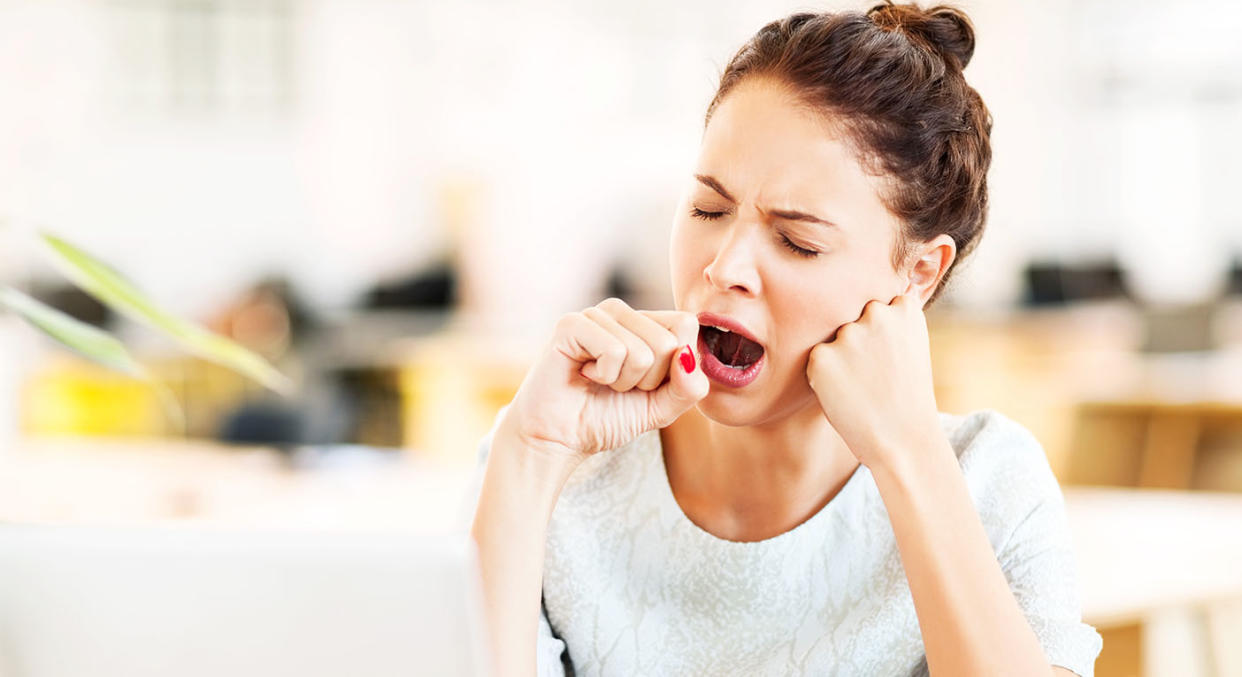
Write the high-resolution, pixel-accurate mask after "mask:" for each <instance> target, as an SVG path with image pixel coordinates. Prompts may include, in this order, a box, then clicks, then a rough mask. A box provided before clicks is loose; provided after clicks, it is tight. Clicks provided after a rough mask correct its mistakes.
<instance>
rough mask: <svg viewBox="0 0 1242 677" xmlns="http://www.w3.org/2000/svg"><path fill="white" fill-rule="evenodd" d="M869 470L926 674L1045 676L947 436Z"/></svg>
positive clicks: (1042, 660) (1034, 641) (1042, 661)
mask: <svg viewBox="0 0 1242 677" xmlns="http://www.w3.org/2000/svg"><path fill="white" fill-rule="evenodd" d="M923 447H924V448H921V449H919V452H920V453H916V454H906V455H905V456H904V458H905V459H906V462H905V463H904V464H903V465H901V466H900V467H883V468H877V469H876V471H874V475H875V479H876V485H877V487H878V488H879V489H880V494H881V496H882V497H883V499H884V505H885V507H886V508H887V509H888V514H889V519H890V521H891V522H892V525H893V533H894V535H895V537H896V539H897V547H898V551H899V552H900V553H901V563H902V566H903V568H904V569H905V572H906V579H907V580H908V581H909V583H910V594H911V596H912V597H913V598H914V608H915V612H916V613H917V615H918V619H919V629H920V632H921V633H922V635H923V645H924V647H925V649H926V653H927V665H928V669H929V672H930V673H931V674H932V675H1000V674H1005V675H1048V674H1056V673H1053V672H1052V670H1051V666H1050V665H1049V664H1048V661H1047V659H1046V657H1045V656H1044V652H1043V649H1042V647H1041V646H1040V644H1039V639H1038V638H1037V637H1036V635H1035V632H1034V631H1033V630H1032V629H1031V626H1030V624H1029V623H1028V622H1027V620H1026V617H1025V616H1023V614H1022V610H1021V608H1020V607H1019V606H1018V602H1017V600H1016V599H1015V598H1014V595H1013V592H1012V591H1011V590H1010V589H1009V584H1008V582H1007V581H1006V579H1005V574H1004V572H1003V571H1002V570H1001V567H1000V563H999V562H998V561H997V559H996V554H995V553H994V552H993V550H992V546H991V544H990V543H989V542H988V537H987V533H986V532H985V531H984V529H983V523H982V521H981V520H980V518H979V514H978V512H976V511H975V507H974V504H973V503H972V501H971V497H970V493H969V492H968V490H967V487H966V481H965V478H964V477H963V475H962V471H961V466H960V465H959V464H958V462H957V458H956V457H955V455H954V453H953V448H952V447H951V446H950V445H949V442H948V440H945V439H942V438H940V439H935V440H930V441H925V442H924V444H923Z"/></svg>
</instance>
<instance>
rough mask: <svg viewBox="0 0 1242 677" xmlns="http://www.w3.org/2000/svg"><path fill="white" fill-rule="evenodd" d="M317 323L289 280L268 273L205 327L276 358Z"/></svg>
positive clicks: (271, 357) (296, 342) (292, 346)
mask: <svg viewBox="0 0 1242 677" xmlns="http://www.w3.org/2000/svg"><path fill="white" fill-rule="evenodd" d="M316 323H317V321H316V319H315V318H314V316H313V315H312V314H311V312H310V310H309V309H308V306H307V305H306V304H305V303H304V302H303V301H302V300H301V298H300V297H299V296H298V294H297V293H296V292H295V291H294V289H293V285H292V284H290V282H289V281H288V279H286V278H285V277H283V276H281V275H271V276H267V277H264V278H262V279H261V280H259V281H258V282H257V283H255V284H254V285H252V286H251V287H250V288H248V289H247V290H246V291H245V292H243V293H242V295H241V296H240V297H238V298H237V299H236V300H234V301H233V302H231V303H229V304H228V305H227V306H225V308H224V309H222V310H221V311H219V312H218V313H216V314H215V315H214V316H213V317H211V318H210V319H209V320H208V322H207V326H208V327H209V328H210V329H211V330H212V331H215V332H218V333H220V334H223V335H225V336H228V337H229V338H231V339H233V340H234V341H237V342H238V343H240V344H242V345H244V346H246V347H248V348H250V349H251V350H254V351H255V352H257V353H259V354H260V355H263V356H264V357H266V358H268V359H279V358H280V357H281V356H283V355H284V354H285V352H287V351H288V350H290V349H291V348H294V347H296V345H297V344H298V343H299V342H300V341H301V340H303V339H304V338H305V337H306V335H307V334H308V333H309V332H310V331H311V330H312V329H313V328H314V327H315V325H316Z"/></svg>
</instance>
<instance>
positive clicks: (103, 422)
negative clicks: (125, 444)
mask: <svg viewBox="0 0 1242 677" xmlns="http://www.w3.org/2000/svg"><path fill="white" fill-rule="evenodd" d="M143 363H144V366H145V367H146V368H147V370H148V371H149V372H150V373H151V376H152V378H154V379H155V380H156V381H157V382H158V383H159V384H161V385H162V386H163V387H165V388H167V389H168V393H169V395H170V396H171V397H172V398H173V399H175V400H176V402H177V403H178V405H179V406H180V407H181V413H182V415H184V418H185V420H184V427H181V426H179V425H178V423H177V420H176V418H175V415H170V413H169V411H168V410H166V409H165V407H164V404H163V403H162V402H161V399H160V392H159V390H158V389H157V388H158V386H157V385H154V384H151V383H147V382H144V381H142V380H139V379H135V378H132V377H129V376H125V375H124V374H120V373H117V372H115V371H112V370H110V369H106V368H104V367H101V366H98V365H95V364H93V363H91V362H87V361H86V360H83V359H80V358H77V357H76V356H73V355H68V354H53V355H52V356H51V357H50V358H49V359H48V361H47V362H46V363H45V364H43V365H40V366H39V367H37V368H35V369H34V370H33V371H32V373H31V374H30V377H29V378H28V379H27V380H26V382H25V383H24V384H23V385H22V389H21V430H22V431H23V433H24V434H26V435H109V436H118V435H119V436H133V437H151V436H175V437H181V436H189V437H206V438H211V437H215V436H216V433H217V432H218V430H219V427H220V424H221V421H222V420H223V417H224V416H225V415H227V414H228V412H230V411H232V410H233V408H235V407H236V406H237V405H238V404H239V403H241V402H242V401H243V400H244V399H245V398H246V396H247V395H248V394H250V393H253V392H261V391H262V387H261V386H259V385H257V384H255V383H253V382H251V381H249V380H247V379H246V378H245V377H243V376H241V375H239V374H237V373H236V372H234V371H232V370H230V369H228V368H227V367H222V366H220V365H217V364H214V363H211V362H207V361H205V360H202V359H199V358H195V357H189V356H176V357H169V358H165V359H160V360H143Z"/></svg>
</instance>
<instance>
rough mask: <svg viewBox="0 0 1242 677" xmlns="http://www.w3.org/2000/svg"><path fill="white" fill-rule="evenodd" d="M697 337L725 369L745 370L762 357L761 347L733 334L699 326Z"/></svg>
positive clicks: (739, 335)
mask: <svg viewBox="0 0 1242 677" xmlns="http://www.w3.org/2000/svg"><path fill="white" fill-rule="evenodd" d="M699 336H700V337H701V338H702V339H703V343H704V344H706V345H707V349H708V350H710V351H711V352H712V355H715V356H716V359H718V360H720V362H721V363H722V364H724V365H725V366H727V367H732V368H734V369H746V368H747V367H749V366H751V365H752V364H754V363H755V362H758V361H759V358H761V357H763V346H761V345H759V344H758V343H755V342H754V341H752V340H750V339H748V338H746V337H744V336H742V335H741V334H737V333H735V332H731V331H725V330H723V329H717V328H716V327H711V326H707V325H701V326H700V327H699Z"/></svg>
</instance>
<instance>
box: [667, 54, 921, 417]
mask: <svg viewBox="0 0 1242 677" xmlns="http://www.w3.org/2000/svg"><path fill="white" fill-rule="evenodd" d="M694 174H695V176H693V177H691V178H690V179H689V181H688V183H689V185H688V187H687V192H686V193H685V195H684V197H683V198H682V201H681V203H680V205H679V206H678V211H677V214H676V216H675V217H674V222H673V233H672V242H671V247H670V263H671V271H672V282H673V298H674V302H675V305H676V307H677V309H678V310H681V311H686V312H691V313H695V314H700V313H704V312H710V313H715V314H717V315H723V316H727V317H728V318H731V319H733V320H735V321H737V322H739V323H740V324H741V325H742V326H743V327H745V329H747V330H748V331H749V332H750V333H751V334H752V335H753V336H754V337H755V338H757V339H758V340H759V342H760V343H761V344H762V345H763V348H764V353H763V360H762V361H763V363H762V364H761V365H760V368H759V373H758V375H757V376H756V377H755V378H754V380H753V381H751V382H749V383H748V384H746V385H744V386H737V385H726V384H725V383H723V382H721V381H718V380H715V379H713V380H712V385H711V391H710V393H709V394H708V396H707V397H706V398H704V399H703V400H702V401H701V402H700V403H699V409H700V410H701V411H702V412H703V413H704V414H705V415H706V416H708V417H709V418H711V419H713V420H715V421H718V422H720V423H724V424H725V425H759V424H762V423H764V422H767V421H773V420H779V419H781V418H784V417H786V416H789V415H791V414H793V413H795V412H797V411H800V410H802V409H803V408H804V407H806V406H808V405H809V404H812V403H814V402H815V397H814V393H813V392H812V391H811V387H810V384H809V383H808V382H807V378H806V367H807V360H808V358H809V355H810V352H811V348H812V347H814V346H815V345H816V344H817V343H820V342H823V341H827V340H829V339H830V338H832V337H834V336H835V332H836V330H837V328H838V327H840V326H841V325H843V324H845V323H848V322H853V321H855V320H857V319H858V318H859V316H860V315H861V313H862V309H863V307H864V306H865V305H866V303H867V302H868V301H870V300H872V299H880V300H882V301H884V302H886V303H887V302H888V301H889V300H891V299H892V298H893V297H894V296H897V295H898V294H901V293H903V292H904V291H906V289H907V286H908V279H907V278H906V277H905V276H903V275H902V274H900V273H898V272H897V271H894V270H893V268H892V258H891V257H892V247H893V244H894V242H895V237H896V234H897V228H898V221H897V219H896V217H894V216H893V215H892V214H891V213H890V212H889V211H888V210H887V208H885V207H884V205H883V204H882V203H881V201H880V197H879V190H880V189H881V183H880V179H879V178H878V177H875V176H872V175H869V174H868V173H867V172H865V171H864V169H863V167H862V166H861V165H860V164H859V163H858V161H857V160H855V158H854V155H853V152H852V151H851V150H850V148H849V147H848V146H847V144H846V143H844V142H843V141H842V140H840V137H839V136H837V134H836V133H835V132H833V131H832V130H831V129H830V128H829V127H828V126H827V125H825V124H824V122H823V121H822V120H821V119H817V118H814V117H811V116H810V115H809V114H808V113H807V112H805V111H803V110H800V109H799V108H798V106H797V103H796V101H795V100H794V99H793V98H792V97H791V95H790V94H788V93H787V92H786V91H785V90H783V89H782V88H781V87H780V86H779V85H778V84H776V83H775V82H773V81H771V80H766V79H761V78H756V77H750V78H747V79H746V80H744V81H743V82H741V83H739V84H738V85H737V86H736V87H735V88H734V89H733V91H732V92H730V93H729V94H728V96H727V97H726V98H725V99H724V100H723V101H722V102H721V103H720V104H719V106H717V108H716V110H715V112H714V113H713V115H712V118H711V122H710V123H709V125H708V127H707V129H706V130H705V132H704V136H703V145H702V149H701V151H700V154H699V159H698V166H697V168H696V170H695V172H694ZM794 248H797V249H798V250H805V251H797V250H795V249H794ZM705 333H706V332H701V334H700V335H701V337H702V336H704V335H705ZM700 346H702V344H700ZM704 359H705V360H707V359H711V358H708V357H706V356H704Z"/></svg>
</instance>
